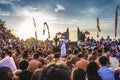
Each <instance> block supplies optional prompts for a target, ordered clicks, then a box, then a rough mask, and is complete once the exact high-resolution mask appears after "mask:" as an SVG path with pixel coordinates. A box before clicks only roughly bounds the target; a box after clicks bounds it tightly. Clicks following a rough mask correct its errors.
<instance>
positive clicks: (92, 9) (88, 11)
mask: <svg viewBox="0 0 120 80" xmlns="http://www.w3.org/2000/svg"><path fill="white" fill-rule="evenodd" d="M81 13H82V14H97V13H98V9H97V8H96V7H89V8H87V9H85V10H83V11H81Z"/></svg>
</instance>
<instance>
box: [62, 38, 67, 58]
mask: <svg viewBox="0 0 120 80" xmlns="http://www.w3.org/2000/svg"><path fill="white" fill-rule="evenodd" d="M67 42H68V41H67V40H65V39H62V45H61V56H62V57H65V56H66V43H67Z"/></svg>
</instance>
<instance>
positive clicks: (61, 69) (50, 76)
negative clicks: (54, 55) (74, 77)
mask: <svg viewBox="0 0 120 80" xmlns="http://www.w3.org/2000/svg"><path fill="white" fill-rule="evenodd" d="M39 76H40V77H39V79H38V80H70V71H69V69H68V67H67V66H65V65H62V64H51V65H49V66H48V67H46V68H44V69H43V71H42V72H41V74H40V75H39Z"/></svg>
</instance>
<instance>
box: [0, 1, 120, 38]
mask: <svg viewBox="0 0 120 80" xmlns="http://www.w3.org/2000/svg"><path fill="white" fill-rule="evenodd" d="M117 5H120V0H0V18H1V19H2V20H3V21H6V25H7V27H8V28H10V29H12V30H13V31H14V34H15V35H16V36H18V37H20V38H21V39H22V38H23V39H26V38H29V37H34V30H35V29H34V24H33V17H34V18H35V21H36V27H37V33H38V38H39V39H41V40H44V39H46V38H47V34H45V36H43V35H42V34H43V24H44V22H47V23H48V26H49V28H50V35H51V39H52V38H53V37H54V36H55V34H56V33H57V32H65V31H66V29H67V27H69V29H70V38H71V39H72V40H76V34H77V32H76V31H77V27H79V29H80V30H82V31H83V32H84V31H86V30H88V31H89V32H90V33H91V34H90V36H93V37H94V38H95V39H96V35H97V34H96V33H97V32H96V31H97V27H96V25H97V24H96V17H99V20H100V28H101V33H100V37H101V36H103V37H104V38H106V36H108V35H110V36H111V38H114V20H115V9H116V6H117ZM46 32H47V30H46ZM117 38H120V10H119V21H118V35H117Z"/></svg>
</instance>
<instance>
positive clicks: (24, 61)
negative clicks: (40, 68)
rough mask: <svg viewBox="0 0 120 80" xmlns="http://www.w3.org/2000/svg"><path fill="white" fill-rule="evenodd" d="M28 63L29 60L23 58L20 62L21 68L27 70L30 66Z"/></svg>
mask: <svg viewBox="0 0 120 80" xmlns="http://www.w3.org/2000/svg"><path fill="white" fill-rule="evenodd" d="M28 65H29V63H28V61H26V60H23V61H21V62H20V64H19V68H20V69H21V70H26V69H27V68H28Z"/></svg>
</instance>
